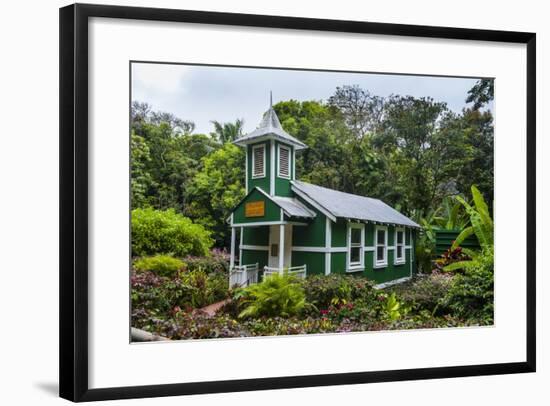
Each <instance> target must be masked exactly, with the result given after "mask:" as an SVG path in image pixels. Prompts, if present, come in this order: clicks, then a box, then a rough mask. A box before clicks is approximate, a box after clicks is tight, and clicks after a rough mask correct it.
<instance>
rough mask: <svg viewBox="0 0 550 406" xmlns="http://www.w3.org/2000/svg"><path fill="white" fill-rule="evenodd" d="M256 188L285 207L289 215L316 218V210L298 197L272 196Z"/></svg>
mask: <svg viewBox="0 0 550 406" xmlns="http://www.w3.org/2000/svg"><path fill="white" fill-rule="evenodd" d="M254 189H256V190H258V191H259V192H260V193H261V194H263V195H264V196H265V197H267V198H268V199H270V200H271V201H272V202H273V203H275V204H276V205H277V206H279V207H280V208H281V209H283V211H284V212H285V214H286V215H287V216H289V217H305V218H315V216H316V214H315V212H314V211H311V210H309V209H308V208H307V207H306V206H305V205H304V204H303V203H301V202H300V201H298V199H295V198H293V197H282V196H271V195H270V194H268V193H266V192H264V191H263V190H262V189H261V188H259V187H258V186H256V187H255V188H254ZM254 189H252V190H254ZM249 194H250V193H249Z"/></svg>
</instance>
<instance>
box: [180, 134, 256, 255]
mask: <svg viewBox="0 0 550 406" xmlns="http://www.w3.org/2000/svg"><path fill="white" fill-rule="evenodd" d="M186 192H187V193H186V194H187V201H188V203H187V205H186V208H185V213H186V214H187V215H188V216H189V217H191V218H193V219H194V221H195V222H196V223H198V224H202V225H203V226H204V227H205V228H206V229H208V230H211V231H212V236H213V238H214V239H215V240H216V245H217V246H228V244H229V236H230V234H229V227H228V226H227V224H226V223H225V219H226V218H227V217H228V216H229V214H230V212H231V210H232V209H233V208H234V207H235V206H236V205H237V204H238V203H239V201H240V200H241V199H242V198H243V197H244V195H245V188H244V151H243V150H242V149H241V148H239V147H236V146H235V145H233V144H230V143H227V144H224V145H223V147H221V148H220V149H218V150H216V151H213V152H211V153H210V154H208V155H207V156H205V157H203V159H202V167H201V169H200V171H198V172H197V173H196V175H195V176H194V177H193V179H192V180H191V182H190V184H189V186H188V188H187V190H186Z"/></svg>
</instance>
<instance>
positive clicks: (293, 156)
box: [292, 146, 296, 180]
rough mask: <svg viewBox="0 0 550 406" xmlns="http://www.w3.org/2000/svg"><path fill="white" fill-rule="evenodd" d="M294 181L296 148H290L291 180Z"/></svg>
mask: <svg viewBox="0 0 550 406" xmlns="http://www.w3.org/2000/svg"><path fill="white" fill-rule="evenodd" d="M294 179H296V147H294V146H293V147H292V180H294Z"/></svg>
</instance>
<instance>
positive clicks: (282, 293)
mask: <svg viewBox="0 0 550 406" xmlns="http://www.w3.org/2000/svg"><path fill="white" fill-rule="evenodd" d="M236 298H237V299H238V300H239V302H240V304H241V306H242V307H243V308H244V309H243V310H242V311H241V313H240V314H239V318H246V317H261V316H267V317H274V316H281V317H289V316H294V315H296V314H298V313H300V312H301V311H302V310H303V309H304V307H305V306H306V295H305V293H304V289H303V288H302V286H301V285H300V284H299V283H298V282H297V279H296V278H295V277H293V276H290V275H277V274H276V275H271V276H269V277H267V278H265V279H264V280H263V282H262V283H258V284H255V285H251V286H249V287H247V288H244V289H242V290H238V291H237V292H236Z"/></svg>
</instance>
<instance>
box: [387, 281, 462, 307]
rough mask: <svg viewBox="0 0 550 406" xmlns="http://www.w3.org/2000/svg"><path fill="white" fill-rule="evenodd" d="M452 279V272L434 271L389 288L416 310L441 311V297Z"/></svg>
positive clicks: (445, 292) (447, 289) (448, 287)
mask: <svg viewBox="0 0 550 406" xmlns="http://www.w3.org/2000/svg"><path fill="white" fill-rule="evenodd" d="M452 281H453V275H452V274H448V273H442V272H437V271H434V272H432V273H431V274H429V275H422V276H417V277H415V278H414V279H413V280H411V281H409V282H407V283H403V284H400V285H395V286H392V287H391V288H390V289H391V291H393V292H396V294H397V296H398V297H400V298H401V300H403V301H404V302H405V303H407V304H408V305H410V306H411V307H412V308H413V309H414V310H415V311H417V312H421V311H423V310H426V311H428V312H429V313H430V314H431V313H433V312H434V311H435V310H436V309H437V310H438V311H439V312H440V313H441V312H442V311H443V310H444V309H443V308H442V307H441V305H440V302H441V299H443V298H444V297H445V295H446V294H447V292H448V291H449V289H450V287H451V284H452Z"/></svg>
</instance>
